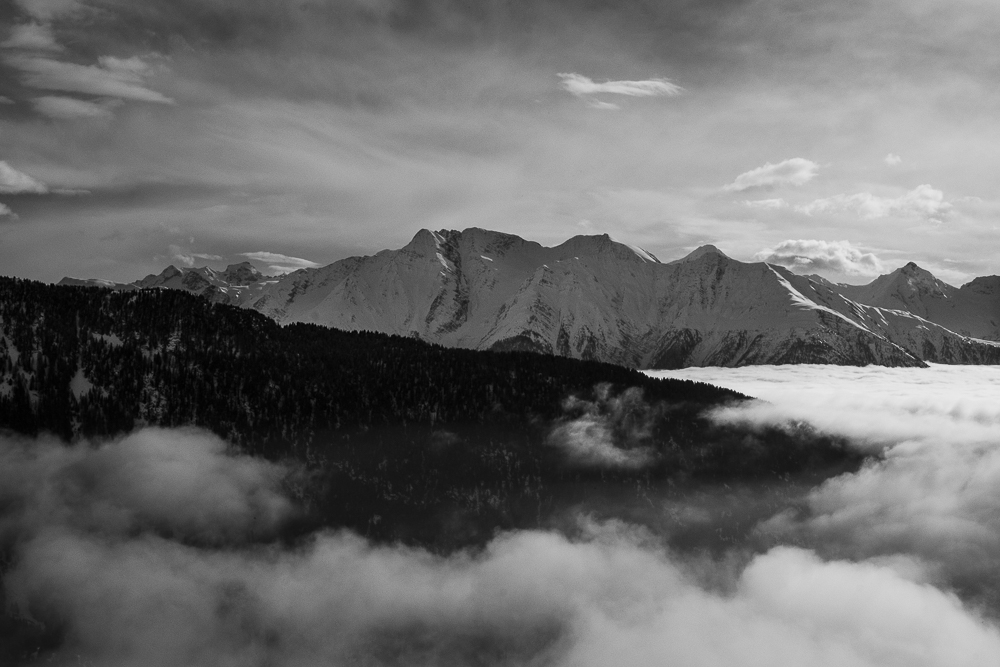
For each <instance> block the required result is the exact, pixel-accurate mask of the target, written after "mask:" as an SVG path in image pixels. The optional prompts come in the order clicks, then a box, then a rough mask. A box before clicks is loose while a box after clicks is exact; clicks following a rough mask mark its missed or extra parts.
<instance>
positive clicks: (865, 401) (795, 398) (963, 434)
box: [654, 365, 1000, 613]
mask: <svg viewBox="0 0 1000 667" xmlns="http://www.w3.org/2000/svg"><path fill="white" fill-rule="evenodd" d="M654 374H655V375H658V376H670V377H684V378H686V379H693V380H700V381H706V382H714V383H721V384H724V385H726V386H729V387H730V388H733V389H736V390H738V391H743V392H747V393H750V394H755V395H757V396H760V397H761V398H763V399H765V400H766V401H767V403H764V402H757V403H751V404H747V405H744V406H741V407H732V408H726V409H724V410H720V411H717V412H715V413H714V414H713V419H715V420H717V421H718V422H720V423H730V424H731V423H743V424H767V425H771V426H774V425H779V424H782V423H795V422H800V421H806V422H808V423H810V424H812V425H814V426H815V427H817V428H819V429H820V430H821V431H822V432H825V433H829V434H834V435H838V436H843V437H846V438H848V439H849V441H850V442H851V443H852V444H853V446H855V447H857V448H859V449H861V450H862V451H865V452H869V453H872V454H880V453H881V454H882V456H881V457H880V458H879V459H875V460H872V461H871V462H870V463H869V464H868V465H866V466H865V467H864V468H862V469H861V470H860V471H858V472H856V473H850V474H844V475H840V476H838V477H835V478H832V479H830V480H828V481H827V482H825V483H823V484H822V485H820V486H818V487H817V488H815V489H813V490H812V491H811V492H810V493H809V495H808V497H807V503H806V506H805V508H804V509H803V510H802V511H797V510H793V511H784V512H781V513H779V514H778V515H777V516H775V517H774V518H772V519H771V520H769V521H767V522H765V523H764V524H763V525H762V526H761V527H760V533H761V534H762V535H763V536H767V537H769V538H770V539H773V540H776V541H779V542H789V541H791V542H794V543H796V544H798V545H801V546H804V547H808V548H811V549H814V550H817V551H818V552H819V553H821V554H822V555H824V556H825V557H827V558H850V559H855V560H859V559H878V558H883V559H884V558H908V559H911V560H913V561H914V562H916V563H918V564H921V565H920V567H921V569H922V571H923V572H924V576H926V577H927V578H928V580H929V581H935V582H937V583H939V584H940V585H942V586H944V587H953V588H956V589H958V590H960V591H962V592H963V594H964V595H967V596H969V598H970V599H974V600H976V601H977V603H980V604H984V605H987V606H989V607H990V608H991V609H992V610H993V611H994V613H995V612H996V610H997V609H1000V606H998V604H1000V495H998V494H997V493H996V489H997V488H998V487H1000V371H998V369H997V368H996V367H992V366H978V367H977V366H961V367H955V366H941V365H932V366H931V367H930V368H925V369H887V368H877V367H868V368H845V367H834V366H802V367H794V368H792V367H778V366H772V367H760V368H755V369H747V370H743V369H741V370H731V371H723V370H718V369H698V370H694V369H691V371H689V372H684V371H679V372H665V373H659V372H657V373H654Z"/></svg>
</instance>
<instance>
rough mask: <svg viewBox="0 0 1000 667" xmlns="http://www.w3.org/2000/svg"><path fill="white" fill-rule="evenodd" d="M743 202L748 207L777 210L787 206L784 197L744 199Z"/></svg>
mask: <svg viewBox="0 0 1000 667" xmlns="http://www.w3.org/2000/svg"><path fill="white" fill-rule="evenodd" d="M743 204H744V205H746V206H749V207H750V208H759V209H763V210H767V211H777V210H779V209H783V208H788V202H787V201H785V200H784V199H754V200H746V201H744V202H743Z"/></svg>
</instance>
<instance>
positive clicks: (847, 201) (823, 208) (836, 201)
mask: <svg viewBox="0 0 1000 667" xmlns="http://www.w3.org/2000/svg"><path fill="white" fill-rule="evenodd" d="M951 207H952V206H951V204H950V203H948V202H946V201H945V199H944V193H943V192H942V191H941V190H938V189H936V188H933V187H931V186H930V185H926V184H925V185H918V186H917V187H916V188H914V189H913V190H911V191H910V192H907V193H906V194H903V195H900V196H899V197H880V196H878V195H874V194H872V193H870V192H859V193H857V194H853V195H847V194H840V195H834V196H833V197H826V198H824V199H817V200H815V201H813V202H810V203H808V204H804V205H802V206H796V207H795V210H796V211H798V212H800V213H805V214H806V215H815V214H824V213H840V212H847V213H853V214H855V215H857V216H858V217H860V218H863V219H865V220H872V219H876V218H886V217H890V216H897V217H926V218H935V217H938V216H941V215H944V214H946V213H947V212H948V211H949V210H950V209H951Z"/></svg>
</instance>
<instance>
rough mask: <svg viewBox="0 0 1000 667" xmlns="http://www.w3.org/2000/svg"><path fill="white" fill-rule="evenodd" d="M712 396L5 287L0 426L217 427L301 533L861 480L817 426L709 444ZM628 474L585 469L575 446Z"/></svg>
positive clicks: (520, 356)
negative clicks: (799, 479)
mask: <svg viewBox="0 0 1000 667" xmlns="http://www.w3.org/2000/svg"><path fill="white" fill-rule="evenodd" d="M745 399H746V397H744V396H741V395H739V394H736V393H735V392H732V391H728V390H725V389H720V388H717V387H713V386H710V385H705V384H699V383H693V382H688V381H680V380H662V379H653V378H650V377H647V376H645V375H643V374H641V373H638V372H636V371H632V370H629V369H626V368H622V367H618V366H613V365H609V364H602V363H596V362H588V361H577V360H572V359H567V358H562V357H555V356H545V355H538V354H534V353H529V352H479V351H470V350H459V349H446V348H442V347H439V346H434V345H430V344H427V343H424V342H422V341H420V340H415V339H407V338H402V337H398V336H386V335H383V334H377V333H367V332H361V333H358V332H344V331H338V330H334V329H329V328H325V327H320V326H315V325H307V324H294V325H289V326H285V327H282V326H279V325H277V324H276V323H274V322H273V321H272V320H270V319H268V318H267V317H265V316H263V315H261V314H259V313H256V312H254V311H248V310H242V309H238V308H234V307H229V306H222V305H218V304H212V303H209V302H208V301H206V300H204V299H201V298H199V297H196V296H192V295H189V294H186V293H183V292H180V291H175V290H159V289H156V290H140V291H133V292H114V291H111V290H106V289H98V288H87V287H68V286H51V285H45V284H42V283H37V282H31V281H26V280H19V279H11V278H0V428H2V429H4V430H7V431H10V432H14V433H17V434H21V435H24V436H38V435H39V434H51V435H54V436H57V437H58V438H60V439H61V440H63V441H65V442H67V443H69V442H76V441H80V440H84V441H88V442H93V443H99V442H100V441H102V440H105V439H107V438H114V437H116V436H121V435H123V434H126V433H128V432H130V431H132V430H134V429H137V428H140V427H143V426H162V427H182V426H194V427H201V428H204V429H208V430H210V431H212V432H214V433H215V434H217V435H218V436H220V437H221V438H223V439H225V440H226V441H227V442H228V443H230V444H231V445H232V447H233V448H235V449H238V450H239V451H242V452H245V453H249V454H253V455H259V456H264V457H266V458H268V459H271V460H281V461H287V462H293V463H294V465H296V466H297V467H298V469H299V470H301V471H302V474H301V475H299V476H297V477H296V481H295V482H291V481H290V482H289V484H291V485H293V486H294V487H295V488H294V489H292V490H293V492H294V493H295V494H296V495H297V497H299V498H300V500H302V502H303V505H304V506H305V507H307V508H308V509H309V511H308V512H307V513H306V516H304V517H303V525H302V527H301V528H302V529H303V530H307V529H312V528H315V527H316V526H317V525H324V526H336V527H348V528H352V529H354V530H357V531H359V532H361V533H363V534H365V535H368V536H369V537H373V538H376V539H392V540H404V541H413V542H419V543H430V544H439V545H441V546H449V545H452V544H454V545H461V544H468V543H475V542H479V541H482V540H485V539H488V538H489V537H490V535H492V534H493V532H494V531H495V530H497V529H503V528H514V527H529V526H538V525H541V524H545V523H546V521H550V520H552V514H553V511H554V508H555V506H556V505H558V503H554V500H553V499H554V498H555V497H556V496H558V495H559V494H561V493H565V492H566V489H569V488H571V487H572V488H583V486H580V485H584V486H585V485H587V484H603V485H616V486H617V487H620V488H623V489H632V490H634V492H635V493H641V492H642V490H643V488H644V485H646V486H648V485H649V484H653V483H657V482H662V481H665V480H666V481H669V482H670V483H672V484H673V483H683V482H685V481H691V480H722V481H732V480H761V479H764V480H768V479H771V480H777V479H780V478H786V477H787V476H788V475H789V474H797V473H808V472H811V471H812V472H815V471H829V470H831V469H840V468H843V467H845V466H854V465H857V463H858V461H859V459H858V456H857V455H855V454H850V453H849V452H848V451H847V450H846V449H845V448H844V447H843V446H842V443H840V442H836V441H833V440H831V439H828V438H824V437H820V436H818V435H817V434H815V433H813V432H811V431H810V430H809V429H808V428H806V427H793V426H789V427H788V428H785V429H780V430H779V429H770V430H767V431H760V430H757V431H749V430H741V429H740V428H736V427H726V428H722V427H718V426H713V425H712V424H711V423H710V422H709V421H708V420H707V419H706V418H705V416H704V414H705V412H706V410H709V409H711V408H713V407H718V406H721V405H724V404H726V403H729V402H734V401H740V400H745ZM581 437H582V438H584V439H587V438H589V439H597V440H600V441H602V442H605V443H606V444H608V446H609V447H610V448H611V450H612V452H613V453H617V454H620V457H619V459H616V460H612V461H608V460H601V459H594V458H592V457H591V458H587V457H586V456H580V455H578V453H576V451H575V450H574V443H573V442H572V440H573V438H581Z"/></svg>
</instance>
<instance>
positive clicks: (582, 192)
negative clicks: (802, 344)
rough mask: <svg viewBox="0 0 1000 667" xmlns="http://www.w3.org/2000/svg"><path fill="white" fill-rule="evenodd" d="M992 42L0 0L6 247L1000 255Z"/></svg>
mask: <svg viewBox="0 0 1000 667" xmlns="http://www.w3.org/2000/svg"><path fill="white" fill-rule="evenodd" d="M997 43H1000V3H996V2H994V1H992V0H843V1H840V2H821V1H818V0H757V1H750V0H661V1H655V0H617V1H615V2H606V1H603V0H591V1H582V0H581V1H577V2H572V1H570V0H507V1H500V0H492V1H490V0H484V1H482V2H468V1H461V0H419V1H418V0H414V1H405V0H16V1H15V2H12V3H6V4H3V5H0V273H2V274H5V275H17V276H23V277H30V278H37V279H42V280H47V281H54V280H58V279H59V278H60V277H62V276H63V275H74V276H78V277H102V278H110V279H116V280H132V279H135V278H138V277H141V276H142V275H144V274H146V273H149V272H158V271H159V270H161V269H162V268H163V267H164V266H166V265H167V264H169V263H173V264H176V265H178V266H182V265H185V264H187V265H191V264H192V263H193V264H195V265H201V264H203V263H208V264H211V265H213V266H221V265H224V264H226V263H229V262H235V261H241V260H243V259H246V258H248V257H249V258H252V259H254V261H255V262H257V264H258V266H260V267H261V268H267V267H277V268H284V269H293V268H298V267H300V266H304V265H309V263H310V262H313V263H317V264H326V263H329V262H332V261H335V260H337V259H340V258H342V257H345V256H348V255H352V254H371V253H373V252H376V251H378V250H380V249H383V248H396V247H400V246H402V245H404V244H405V243H406V242H407V241H408V240H409V239H410V238H411V237H412V236H413V234H414V233H415V232H416V231H417V230H418V229H420V228H424V227H426V228H431V229H442V228H448V229H464V228H466V227H472V226H477V227H485V228H489V229H496V230H501V231H506V232H511V233H515V234H518V235H520V236H523V237H525V238H529V239H532V240H536V241H539V242H541V243H544V244H546V245H551V244H555V243H558V242H561V241H562V240H565V239H566V238H568V237H570V236H574V235H576V234H581V233H586V234H589V233H595V234H596V233H604V232H607V233H610V234H611V235H612V236H613V237H615V238H616V239H618V240H620V241H623V242H628V243H632V244H636V245H640V246H642V247H644V248H646V249H648V250H650V251H651V252H653V253H655V254H657V255H658V256H659V257H660V258H661V259H672V258H676V257H679V256H681V255H683V254H685V253H686V252H688V251H690V250H691V249H693V248H694V247H696V246H698V245H701V244H704V243H714V244H715V245H717V246H719V247H720V248H721V249H722V250H724V251H725V252H726V253H727V254H729V255H730V256H732V257H735V258H737V259H741V260H753V259H755V258H756V259H768V260H769V261H776V262H781V263H784V264H786V265H789V266H793V267H795V268H796V269H797V270H799V271H802V272H814V271H819V272H823V273H824V275H827V276H828V277H832V278H835V279H838V280H847V281H851V282H867V281H868V280H870V279H871V278H872V277H873V276H874V275H877V274H878V273H880V272H888V271H889V270H891V269H893V268H896V267H898V266H900V265H902V264H904V263H906V262H907V261H910V260H913V261H916V262H917V263H918V264H920V265H921V266H924V267H925V268H928V269H930V270H931V271H932V272H934V273H935V274H936V275H938V276H939V277H940V278H942V279H944V280H946V281H948V282H951V283H953V284H962V283H963V282H965V281H967V280H969V279H970V278H971V277H973V276H975V275H987V274H997V273H1000V223H998V222H997V219H998V217H997V216H998V213H1000V193H998V192H997V181H998V176H997V175H998V174H1000V123H998V122H997V120H998V117H1000V85H998V84H1000V49H997V48H996V46H995V45H996V44H997ZM282 256H284V257H282ZM276 270H277V269H276Z"/></svg>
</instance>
